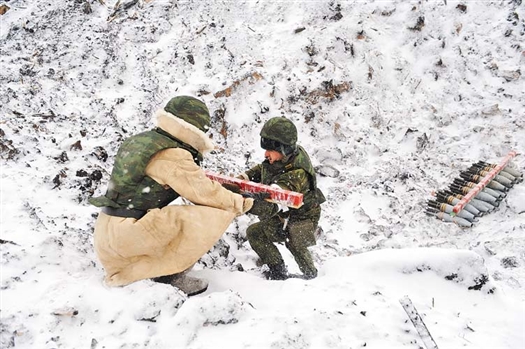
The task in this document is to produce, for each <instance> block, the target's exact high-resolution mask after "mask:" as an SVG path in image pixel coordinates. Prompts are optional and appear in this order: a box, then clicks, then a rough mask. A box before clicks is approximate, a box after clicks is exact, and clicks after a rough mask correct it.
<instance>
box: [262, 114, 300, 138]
mask: <svg viewBox="0 0 525 349" xmlns="http://www.w3.org/2000/svg"><path fill="white" fill-rule="evenodd" d="M260 136H261V137H262V138H267V139H271V140H274V141H277V142H279V143H282V144H286V145H295V143H297V128H296V127H295V125H294V124H293V122H291V121H290V120H288V119H287V118H285V117H281V116H278V117H275V118H271V119H270V120H268V121H266V123H265V124H264V126H263V128H262V130H261V133H260Z"/></svg>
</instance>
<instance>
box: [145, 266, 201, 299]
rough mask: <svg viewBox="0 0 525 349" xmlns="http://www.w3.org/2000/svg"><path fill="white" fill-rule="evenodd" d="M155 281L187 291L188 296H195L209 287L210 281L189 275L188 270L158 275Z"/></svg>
mask: <svg viewBox="0 0 525 349" xmlns="http://www.w3.org/2000/svg"><path fill="white" fill-rule="evenodd" d="M153 281H155V282H160V283H162V284H168V285H171V286H174V287H176V288H178V289H179V290H181V291H182V292H184V293H186V295H188V297H191V296H195V295H197V294H200V293H202V292H205V291H206V290H207V289H208V281H206V280H203V279H199V278H196V277H193V276H188V275H187V273H186V272H182V273H178V274H173V275H166V276H161V277H157V278H154V279H153Z"/></svg>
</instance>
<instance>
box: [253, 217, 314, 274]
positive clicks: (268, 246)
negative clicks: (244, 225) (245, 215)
mask: <svg viewBox="0 0 525 349" xmlns="http://www.w3.org/2000/svg"><path fill="white" fill-rule="evenodd" d="M282 228H283V222H282V220H281V219H280V218H279V217H278V216H273V217H272V218H270V219H267V220H262V221H260V222H257V223H255V224H252V225H250V226H249V227H248V229H247V230H246V237H247V238H248V241H249V242H250V245H251V247H252V248H253V250H254V251H255V252H256V253H257V254H258V255H259V257H260V258H261V260H262V262H263V263H264V264H267V265H268V266H276V265H279V264H284V261H283V257H282V255H281V253H280V252H279V249H278V248H277V246H275V244H274V243H276V242H284V243H285V246H286V247H287V248H288V250H289V251H290V252H291V253H292V255H293V256H294V258H295V261H296V262H297V265H298V266H299V269H300V270H301V272H302V273H303V274H305V275H317V269H316V268H315V265H314V262H313V259H312V254H311V253H310V251H309V250H308V246H312V245H315V237H314V233H315V229H316V228H317V224H316V223H313V222H312V221H311V220H308V219H306V220H302V221H298V222H295V223H293V224H289V225H288V228H287V229H286V231H283V229H282Z"/></svg>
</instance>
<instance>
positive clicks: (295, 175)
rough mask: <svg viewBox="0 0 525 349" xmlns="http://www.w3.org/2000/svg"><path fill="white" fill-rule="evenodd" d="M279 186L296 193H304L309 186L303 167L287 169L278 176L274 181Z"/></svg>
mask: <svg viewBox="0 0 525 349" xmlns="http://www.w3.org/2000/svg"><path fill="white" fill-rule="evenodd" d="M275 184H277V185H278V186H279V187H281V188H282V189H285V190H291V191H295V192H298V193H305V192H307V191H308V189H309V188H310V183H309V181H308V174H307V173H306V171H305V170H303V169H297V170H293V171H288V172H285V173H283V174H282V175H280V176H279V178H278V179H277V181H276V182H275Z"/></svg>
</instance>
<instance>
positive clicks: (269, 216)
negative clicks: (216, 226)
mask: <svg viewBox="0 0 525 349" xmlns="http://www.w3.org/2000/svg"><path fill="white" fill-rule="evenodd" d="M260 136H261V148H263V149H265V150H266V152H265V153H264V157H265V158H266V160H264V162H262V163H261V164H259V165H256V166H255V167H253V168H251V169H250V170H248V171H247V172H245V173H243V174H241V175H240V176H239V177H240V178H243V179H246V180H250V181H253V182H258V183H262V184H266V185H277V186H279V187H280V188H282V189H285V190H292V191H295V192H299V193H302V194H303V205H302V206H301V207H300V208H298V209H293V208H290V209H288V210H281V209H280V207H279V206H278V205H276V204H273V203H270V202H267V201H261V200H256V201H255V203H254V205H253V207H252V209H251V211H250V212H249V213H251V214H254V215H257V216H258V217H259V220H260V221H259V222H257V223H255V224H253V225H251V226H249V227H248V229H247V231H246V236H247V238H248V241H249V242H250V245H251V247H252V248H253V250H254V251H255V252H256V253H257V254H258V255H259V257H260V258H261V260H262V262H263V263H265V264H266V265H267V266H268V269H269V270H268V271H267V272H266V273H265V274H266V275H265V276H266V277H267V278H268V279H271V280H284V279H286V278H288V276H289V275H288V272H287V268H286V266H285V264H284V261H283V258H282V256H281V253H280V252H279V250H278V248H277V247H276V246H275V245H274V243H275V242H284V243H285V246H286V247H287V248H288V249H289V250H290V252H291V253H292V255H293V256H294V258H295V261H296V262H297V265H298V266H299V269H300V270H301V272H302V273H303V277H304V278H305V279H312V278H315V277H316V276H317V269H316V267H315V265H314V262H313V259H312V255H311V253H310V251H309V250H308V247H309V246H313V245H315V243H316V241H315V231H316V229H317V224H318V222H319V218H320V216H321V206H320V204H321V203H323V202H324V201H325V198H324V196H323V193H322V192H321V191H320V190H319V189H318V188H317V183H316V175H315V172H314V169H313V166H312V163H311V162H310V158H309V157H308V154H307V153H306V151H305V150H304V149H303V148H302V147H301V146H299V145H297V144H296V143H297V128H296V127H295V125H294V124H293V123H292V121H290V120H288V119H286V118H284V117H275V118H272V119H270V120H268V121H267V122H266V123H265V124H264V126H263V128H262V130H261V133H260Z"/></svg>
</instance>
